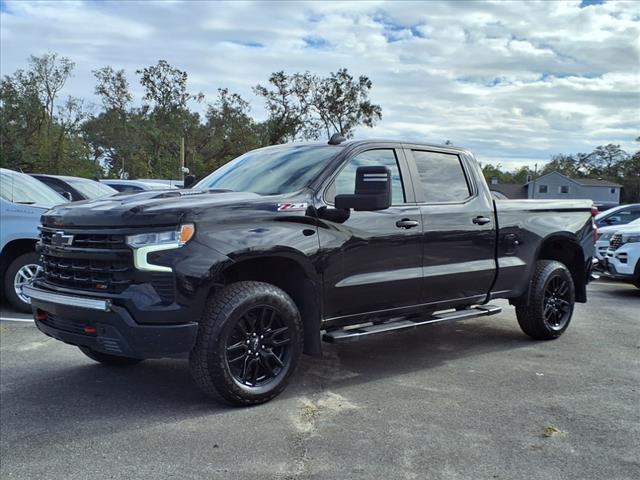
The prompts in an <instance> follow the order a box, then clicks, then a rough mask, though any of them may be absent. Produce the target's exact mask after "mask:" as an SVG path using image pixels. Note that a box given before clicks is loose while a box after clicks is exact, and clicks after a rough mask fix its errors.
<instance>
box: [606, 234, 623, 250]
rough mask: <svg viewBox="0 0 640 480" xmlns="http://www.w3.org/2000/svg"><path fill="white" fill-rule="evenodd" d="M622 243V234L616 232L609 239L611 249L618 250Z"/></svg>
mask: <svg viewBox="0 0 640 480" xmlns="http://www.w3.org/2000/svg"><path fill="white" fill-rule="evenodd" d="M621 245H622V234H621V233H616V234H614V235H613V236H612V237H611V240H609V248H610V249H611V250H617V249H618V248H620V246H621Z"/></svg>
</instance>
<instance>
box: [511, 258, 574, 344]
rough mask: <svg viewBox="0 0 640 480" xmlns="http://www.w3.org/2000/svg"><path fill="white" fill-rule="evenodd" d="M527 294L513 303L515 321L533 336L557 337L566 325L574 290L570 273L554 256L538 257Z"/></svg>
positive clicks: (571, 307)
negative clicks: (546, 258)
mask: <svg viewBox="0 0 640 480" xmlns="http://www.w3.org/2000/svg"><path fill="white" fill-rule="evenodd" d="M527 295H528V296H527V298H525V299H523V301H522V302H520V303H519V304H517V305H516V316H517V317H518V323H519V324H520V328H521V329H522V331H523V332H524V333H526V334H527V335H529V336H530V337H531V338H534V339H536V340H552V339H554V338H558V337H559V336H560V335H562V334H563V333H564V331H565V330H566V329H567V328H568V327H569V323H570V322H571V316H572V315H573V307H574V303H575V292H574V285H573V279H572V278H571V273H570V272H569V270H568V269H567V267H566V266H564V264H562V263H560V262H557V261H555V260H539V261H538V262H537V263H536V270H535V272H534V274H533V279H532V280H531V285H530V286H529V292H528V294H527Z"/></svg>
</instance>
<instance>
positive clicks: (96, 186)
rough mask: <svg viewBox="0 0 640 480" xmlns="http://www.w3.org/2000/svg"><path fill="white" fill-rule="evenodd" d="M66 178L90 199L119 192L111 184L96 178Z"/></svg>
mask: <svg viewBox="0 0 640 480" xmlns="http://www.w3.org/2000/svg"><path fill="white" fill-rule="evenodd" d="M64 180H65V181H66V182H67V183H68V184H69V185H71V186H72V187H73V188H75V189H76V190H78V191H79V192H80V193H81V194H82V196H84V197H86V198H87V199H89V200H91V199H93V198H100V197H106V196H107V195H113V194H114V193H118V191H117V190H116V189H115V188H111V187H110V186H109V185H105V184H104V183H100V182H96V181H94V180H87V179H85V178H65V179H64Z"/></svg>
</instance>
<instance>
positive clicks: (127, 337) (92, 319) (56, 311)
mask: <svg viewBox="0 0 640 480" xmlns="http://www.w3.org/2000/svg"><path fill="white" fill-rule="evenodd" d="M25 293H27V294H28V295H30V296H31V305H32V308H33V311H34V313H35V314H36V315H35V317H36V319H35V323H36V326H37V327H38V329H39V330H40V331H42V332H43V333H44V334H46V335H49V336H50V337H53V338H55V339H57V340H60V341H63V342H65V343H68V344H71V345H76V346H82V347H89V348H91V349H92V350H95V351H97V352H102V353H107V354H110V355H121V356H125V357H133V358H162V357H177V356H178V357H179V356H184V355H186V354H187V353H188V352H189V351H191V349H192V348H193V345H194V344H195V341H196V335H197V332H198V324H197V323H194V322H187V323H179V324H163V325H147V324H145V325H141V324H139V323H136V321H135V320H134V319H133V317H132V316H131V315H130V314H129V312H128V311H127V309H126V308H124V307H122V306H119V305H115V304H113V303H111V302H110V301H108V300H104V299H99V298H90V297H84V296H77V295H68V294H64V295H62V294H59V293H56V292H52V291H50V290H45V289H42V288H38V287H34V286H29V287H25Z"/></svg>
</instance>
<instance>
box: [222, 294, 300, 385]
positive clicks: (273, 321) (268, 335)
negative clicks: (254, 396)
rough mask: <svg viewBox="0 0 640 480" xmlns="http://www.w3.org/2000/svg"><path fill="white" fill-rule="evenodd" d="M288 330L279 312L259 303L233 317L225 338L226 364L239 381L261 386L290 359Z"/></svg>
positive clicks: (271, 378)
mask: <svg viewBox="0 0 640 480" xmlns="http://www.w3.org/2000/svg"><path fill="white" fill-rule="evenodd" d="M290 346H291V332H290V330H289V327H288V326H287V325H286V324H285V323H284V322H283V321H282V318H281V316H280V314H279V313H278V312H277V311H276V310H275V309H274V308H273V307H271V306H268V305H261V306H258V307H254V308H252V309H250V310H249V311H247V312H246V313H245V314H244V315H242V316H241V317H240V318H238V320H237V321H236V324H235V327H234V328H233V329H232V330H231V332H229V335H228V336H227V340H226V352H227V365H228V366H229V371H230V372H231V376H232V377H233V379H234V380H235V381H236V382H238V383H239V384H241V385H246V386H249V387H264V386H267V384H268V383H270V382H272V381H273V380H274V379H276V378H277V377H278V375H280V373H281V372H283V371H284V370H286V369H287V367H288V364H289V363H290V362H291V352H290V350H291V348H290Z"/></svg>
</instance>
